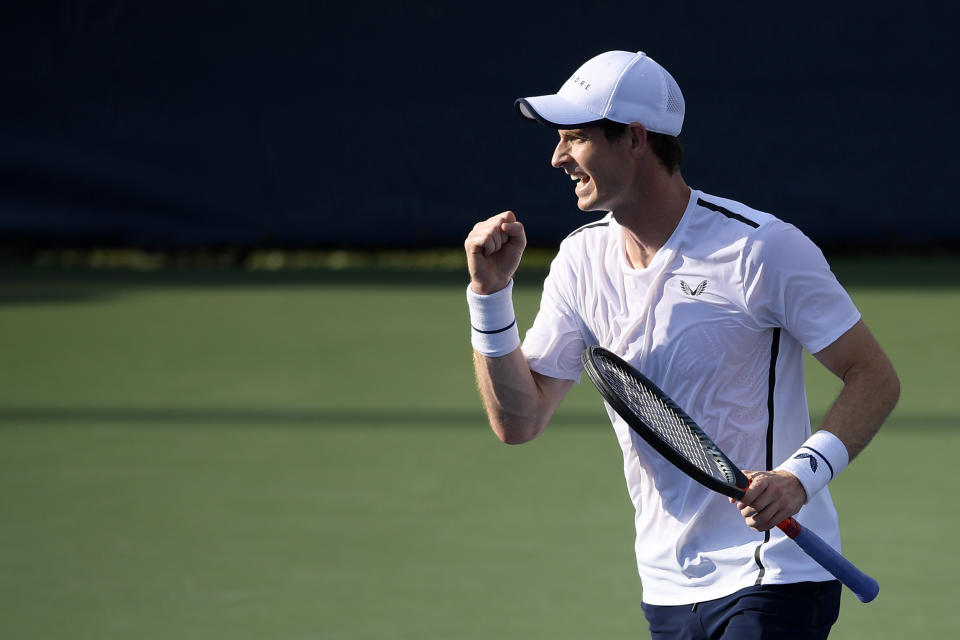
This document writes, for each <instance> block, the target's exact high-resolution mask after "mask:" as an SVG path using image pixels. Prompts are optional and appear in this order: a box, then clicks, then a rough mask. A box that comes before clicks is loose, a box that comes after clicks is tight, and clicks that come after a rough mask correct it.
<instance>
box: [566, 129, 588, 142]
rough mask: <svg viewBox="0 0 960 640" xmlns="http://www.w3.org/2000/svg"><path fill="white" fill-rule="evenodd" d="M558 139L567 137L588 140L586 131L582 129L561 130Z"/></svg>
mask: <svg viewBox="0 0 960 640" xmlns="http://www.w3.org/2000/svg"><path fill="white" fill-rule="evenodd" d="M560 137H561V138H563V137H567V138H581V139H584V140H586V139H589V136H588V135H587V133H586V130H584V129H561V130H560Z"/></svg>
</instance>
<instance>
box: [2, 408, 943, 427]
mask: <svg viewBox="0 0 960 640" xmlns="http://www.w3.org/2000/svg"><path fill="white" fill-rule="evenodd" d="M44 424H56V425H60V426H62V425H69V424H73V425H76V426H84V425H89V424H96V425H108V424H109V425H127V426H132V427H139V426H143V427H147V426H150V427H153V426H164V425H167V426H169V425H186V424H189V425H192V426H199V425H208V426H215V427H230V426H258V425H259V426H299V427H304V428H321V429H323V428H337V427H352V426H356V425H364V426H365V427H383V428H393V427H397V426H405V427H417V426H423V427H464V428H471V429H473V428H482V427H485V426H486V417H485V416H484V414H483V412H482V410H480V409H477V410H476V411H473V410H456V409H450V410H443V409H441V410H402V409H401V410H389V411H388V410H377V409H324V408H317V409H243V408H232V407H191V408H180V407H108V406H99V407H49V406H46V407H36V406H21V407H0V428H3V427H16V426H42V425H44ZM550 424H551V426H552V427H555V426H568V427H590V426H600V427H604V428H607V427H609V422H608V420H607V416H606V414H605V413H604V412H603V411H602V410H601V409H599V407H598V409H597V410H596V411H581V410H573V411H571V410H566V411H564V410H560V411H558V412H557V414H556V415H555V416H554V417H553V419H552V420H551V422H550ZM884 428H885V429H890V428H894V429H897V428H904V429H911V430H916V429H920V430H928V429H929V430H939V429H957V428H960V415H956V416H953V415H929V416H922V415H910V414H907V415H899V414H898V415H895V416H894V417H893V418H891V419H890V421H889V422H888V423H887V424H886V425H885V427H884Z"/></svg>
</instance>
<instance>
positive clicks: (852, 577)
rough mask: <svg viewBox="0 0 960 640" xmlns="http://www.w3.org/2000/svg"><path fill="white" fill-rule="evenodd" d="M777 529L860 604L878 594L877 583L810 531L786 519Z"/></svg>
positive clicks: (878, 587)
mask: <svg viewBox="0 0 960 640" xmlns="http://www.w3.org/2000/svg"><path fill="white" fill-rule="evenodd" d="M777 527H779V528H780V530H781V531H783V532H784V533H785V534H787V537H789V538H791V539H792V540H793V541H794V542H796V543H797V545H799V547H800V548H801V549H803V550H804V552H806V554H807V555H808V556H810V557H811V558H813V559H814V560H816V561H817V562H818V563H819V564H820V566H822V567H823V568H824V569H826V570H827V571H829V572H830V573H831V574H833V577H835V578H836V579H837V580H839V581H840V582H842V583H843V584H845V585H847V587H848V588H849V589H850V590H851V591H853V593H854V595H856V596H857V599H858V600H860V602H870V601H871V600H873V599H874V598H876V597H877V594H878V593H879V592H880V585H879V584H877V581H876V580H874V579H873V578H871V577H870V576H868V575H867V574H865V573H864V572H862V571H860V569H857V568H856V567H855V566H854V565H853V563H852V562H850V561H849V560H847V559H846V558H844V557H843V556H842V555H840V553H839V552H838V551H837V550H836V549H834V548H833V547H831V546H830V545H829V544H827V543H826V542H824V540H823V538H821V537H820V536H818V535H817V534H815V533H814V532H813V531H810V529H806V528H804V527H802V526H800V523H799V522H797V521H796V520H794V519H793V518H787V519H786V520H784V521H783V522H781V523H780V524H778V525H777Z"/></svg>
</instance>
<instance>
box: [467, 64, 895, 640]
mask: <svg viewBox="0 0 960 640" xmlns="http://www.w3.org/2000/svg"><path fill="white" fill-rule="evenodd" d="M515 106H516V109H517V111H518V112H519V114H520V115H521V116H523V117H524V118H528V119H531V120H535V121H537V122H539V123H540V124H542V125H545V126H547V127H551V128H553V129H556V130H557V133H558V137H559V139H558V142H557V145H556V148H555V149H554V152H553V157H552V159H551V164H552V165H553V166H554V167H556V168H557V169H561V170H562V171H563V172H564V173H565V174H566V175H567V176H569V179H570V180H571V181H572V189H573V193H574V196H575V197H576V199H577V206H578V207H579V208H580V209H581V210H583V211H601V212H608V213H606V214H605V215H604V216H603V217H602V218H600V219H599V220H597V221H594V222H590V223H589V224H585V225H584V226H582V227H580V228H579V229H576V230H574V231H573V232H572V233H571V234H570V235H569V236H568V237H567V238H566V239H565V240H564V241H563V242H562V243H561V244H560V249H559V252H558V254H557V256H556V258H555V259H554V261H553V263H552V265H551V268H550V273H549V275H548V276H547V279H546V281H545V283H544V288H543V294H542V299H541V303H540V310H539V313H538V314H537V316H536V319H535V321H534V323H533V326H532V327H531V328H530V329H529V331H528V332H527V333H526V336H525V338H524V341H523V344H522V347H521V342H520V336H519V330H518V327H517V324H516V317H515V315H514V311H513V304H512V300H511V295H512V293H511V292H512V287H513V274H514V272H515V271H516V269H517V267H518V265H519V263H520V259H521V256H522V253H523V250H524V247H525V246H526V237H525V233H524V227H523V224H522V223H521V222H520V221H519V220H518V219H517V217H516V215H515V214H514V213H513V212H511V211H506V212H503V213H500V214H497V215H495V216H493V217H491V218H489V219H488V220H485V221H482V222H480V223H478V224H477V225H476V226H475V227H474V228H473V230H472V231H471V232H470V234H469V236H468V237H467V239H466V242H465V249H466V254H467V260H468V266H469V270H470V279H471V281H470V285H469V287H468V288H467V298H468V304H469V309H470V318H471V325H472V344H473V347H474V352H475V353H474V364H475V369H476V376H477V381H478V386H479V389H480V394H481V396H482V400H483V403H484V406H485V408H486V411H487V413H488V416H489V419H490V424H491V426H492V428H493V430H494V432H495V433H496V434H497V436H498V437H499V438H500V439H501V440H503V441H504V442H506V443H522V442H527V441H529V440H531V439H533V438H535V437H536V436H537V435H538V434H540V433H541V432H542V431H543V429H544V427H545V426H546V425H547V423H548V422H549V420H550V417H551V416H552V415H553V413H554V410H555V409H556V408H557V406H558V405H559V404H560V402H561V400H562V399H563V397H564V396H565V394H566V393H567V391H568V390H569V389H570V387H571V385H573V384H574V383H575V382H577V381H579V379H580V375H581V367H582V365H581V361H580V356H581V353H582V352H583V350H584V349H585V348H586V347H588V346H590V345H595V344H597V345H601V346H603V347H605V348H607V349H610V350H611V351H613V352H615V353H617V354H619V355H621V356H622V357H624V358H625V359H626V360H628V361H629V362H630V363H631V364H633V365H634V366H635V367H636V368H637V369H639V370H640V371H642V372H643V373H644V374H645V375H647V376H648V377H649V378H650V379H651V380H653V381H654V382H655V383H656V384H657V385H658V386H660V387H661V388H662V389H663V390H664V391H665V392H666V393H667V394H668V395H670V396H671V397H673V398H674V400H675V401H676V402H677V403H678V404H679V405H680V406H681V407H683V408H684V409H685V410H686V411H687V413H689V414H690V415H691V417H692V418H693V419H694V420H696V421H697V422H698V423H699V424H700V425H701V426H702V427H703V428H704V430H705V431H706V432H707V434H708V435H709V436H710V437H711V438H712V439H713V440H714V441H715V442H716V443H717V445H718V446H719V447H720V449H721V450H723V451H725V452H726V453H727V454H728V455H729V456H730V458H731V459H732V460H733V461H734V462H735V463H736V464H738V465H739V466H740V467H741V468H742V469H745V470H752V471H747V476H748V477H750V478H751V479H752V484H751V486H750V489H749V490H748V491H747V493H746V495H745V496H744V497H743V499H742V500H741V501H739V502H738V503H736V504H735V505H732V504H730V502H731V501H730V500H729V499H727V498H725V497H723V496H720V495H719V494H716V493H714V492H712V491H710V490H709V489H706V488H705V487H702V486H701V485H699V484H698V483H696V482H695V481H693V480H691V479H690V478H689V477H687V476H686V475H685V474H683V473H682V472H680V471H678V470H676V469H675V468H674V467H673V465H672V464H671V463H669V462H667V461H666V460H664V459H663V458H662V457H661V456H660V455H659V454H657V453H656V452H655V451H653V450H652V449H651V448H650V447H649V446H648V445H646V443H645V442H643V441H642V440H641V439H640V438H639V437H638V436H635V435H634V434H633V432H632V431H631V430H630V429H629V427H628V426H627V425H626V424H624V423H623V422H622V421H621V419H620V418H619V417H618V416H617V415H616V414H615V413H614V412H613V411H611V410H609V409H608V413H609V415H610V419H611V421H612V423H613V427H614V430H615V432H616V435H617V438H618V440H619V442H620V446H621V448H622V450H623V460H624V474H625V476H626V481H627V486H628V489H629V494H630V498H631V500H632V502H633V505H634V507H635V510H636V515H635V522H636V532H637V536H636V557H637V566H638V569H639V573H640V577H641V581H642V585H643V601H642V608H643V611H644V614H645V615H646V617H647V620H648V622H649V625H650V630H651V633H652V635H653V637H654V638H670V639H671V640H677V639H680V638H728V639H729V638H766V637H776V638H779V639H780V640H786V639H788V638H825V637H827V635H828V633H829V631H830V628H831V625H832V624H833V623H834V622H835V621H836V618H837V615H838V611H839V606H840V584H839V583H838V582H836V581H834V580H833V578H832V576H830V574H828V573H827V572H826V571H824V570H823V569H822V568H821V567H820V566H819V565H818V564H816V563H815V562H814V561H813V560H811V559H810V558H809V557H808V556H806V555H805V554H804V553H803V552H802V551H801V550H800V549H799V548H798V547H797V546H796V545H794V544H793V543H792V542H791V541H790V540H788V539H787V538H786V536H785V535H784V534H783V533H781V532H780V531H779V530H778V529H776V528H775V525H776V524H777V523H778V522H780V521H781V520H783V519H784V518H786V517H788V516H792V515H795V514H798V519H799V520H801V522H803V523H805V524H806V525H808V526H809V527H810V528H811V529H812V530H814V531H817V532H818V533H819V534H820V535H821V536H822V537H823V538H824V539H825V540H826V541H827V542H829V543H830V544H831V545H833V546H834V547H836V548H839V547H840V532H839V526H838V518H837V513H836V510H835V509H834V506H833V502H832V500H831V497H830V492H829V490H828V488H827V484H828V483H829V481H830V480H832V479H833V478H835V477H836V476H837V475H839V474H840V473H841V472H842V471H843V470H844V469H845V467H846V466H847V464H848V463H849V461H850V460H851V459H853V458H854V457H855V456H856V455H857V454H858V453H860V451H861V450H862V449H863V448H864V447H865V446H866V445H867V443H868V442H869V441H870V439H871V438H872V437H873V436H874V434H876V432H877V430H878V429H879V428H880V425H881V424H882V423H883V421H884V420H885V419H886V417H887V416H888V415H889V413H890V411H891V410H892V409H893V407H894V405H895V404H896V401H897V399H898V397H899V392H900V385H899V381H898V379H897V375H896V373H895V371H894V368H893V366H892V365H891V363H890V361H889V360H888V358H887V357H886V355H885V354H884V352H883V350H882V349H881V347H880V346H879V345H878V344H877V341H876V340H875V339H874V337H873V336H872V335H871V333H870V331H869V330H868V329H867V327H866V325H865V324H864V322H863V320H862V319H861V316H860V313H859V311H858V310H857V308H856V307H855V306H854V304H853V302H852V301H851V299H850V296H849V295H848V294H847V292H846V291H845V290H844V289H843V287H842V286H841V285H840V284H839V283H838V281H837V279H836V278H835V277H834V275H833V273H832V272H831V270H830V268H829V266H828V264H827V262H826V260H825V259H824V256H823V254H822V253H821V251H820V250H819V249H818V248H817V247H816V246H815V245H814V244H813V242H811V240H810V239H808V238H807V237H806V236H805V235H804V234H803V233H801V232H800V231H799V230H798V229H797V228H796V227H794V226H793V225H791V224H788V223H786V222H783V221H781V220H779V219H777V218H776V217H775V216H773V215H771V214H770V213H765V212H762V211H757V210H755V209H752V208H750V207H748V206H746V205H744V204H741V203H739V202H736V201H733V200H730V199H727V198H721V197H717V196H714V195H710V194H707V193H703V192H701V191H697V190H696V189H691V188H690V187H688V186H687V184H686V182H685V181H684V178H683V175H682V174H681V171H680V165H681V162H682V158H683V150H682V147H681V145H680V143H679V141H678V140H677V136H678V135H679V134H680V130H681V126H682V124H683V117H684V109H685V104H684V99H683V95H682V93H681V91H680V88H679V87H678V86H677V83H676V82H675V81H674V79H673V77H672V76H671V75H670V74H669V73H668V72H667V71H666V70H665V69H664V68H663V67H662V66H661V65H659V64H658V63H657V62H655V61H654V60H653V59H651V58H650V57H649V56H647V55H645V54H644V53H642V52H639V53H632V52H626V51H609V52H606V53H603V54H600V55H598V56H596V57H595V58H592V59H591V60H589V61H587V62H586V63H585V64H583V66H581V67H580V68H579V69H577V71H576V72H575V73H574V74H573V75H572V76H571V77H570V79H569V80H567V82H566V83H565V84H564V85H563V86H562V87H561V88H560V90H559V91H558V92H557V93H556V94H552V95H541V96H536V97H529V98H523V99H520V100H517V102H516V105H515ZM804 350H806V351H809V352H810V353H812V354H814V356H815V357H816V358H817V360H819V361H820V363H822V364H823V365H824V366H825V367H826V368H827V369H829V370H830V371H832V372H833V373H834V374H836V375H837V376H838V377H839V378H841V379H842V381H843V387H842V390H841V392H840V393H839V396H838V397H837V399H836V401H835V402H834V404H833V405H832V407H831V409H830V410H829V412H828V413H827V415H826V417H825V418H824V421H823V424H822V425H819V429H818V430H817V431H815V432H812V431H811V425H810V419H809V412H808V409H807V401H806V393H805V388H804V374H803V351H804Z"/></svg>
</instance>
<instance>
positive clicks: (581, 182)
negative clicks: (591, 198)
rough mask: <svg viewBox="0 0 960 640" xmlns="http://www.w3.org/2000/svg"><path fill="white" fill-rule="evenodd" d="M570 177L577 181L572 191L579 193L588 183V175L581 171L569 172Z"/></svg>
mask: <svg viewBox="0 0 960 640" xmlns="http://www.w3.org/2000/svg"><path fill="white" fill-rule="evenodd" d="M570 179H571V180H573V181H574V182H576V183H577V185H576V187H575V188H574V193H576V194H578V195H579V194H581V193H583V191H584V190H585V189H586V188H587V185H588V184H589V183H590V176H588V175H585V174H582V173H572V174H570Z"/></svg>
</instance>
